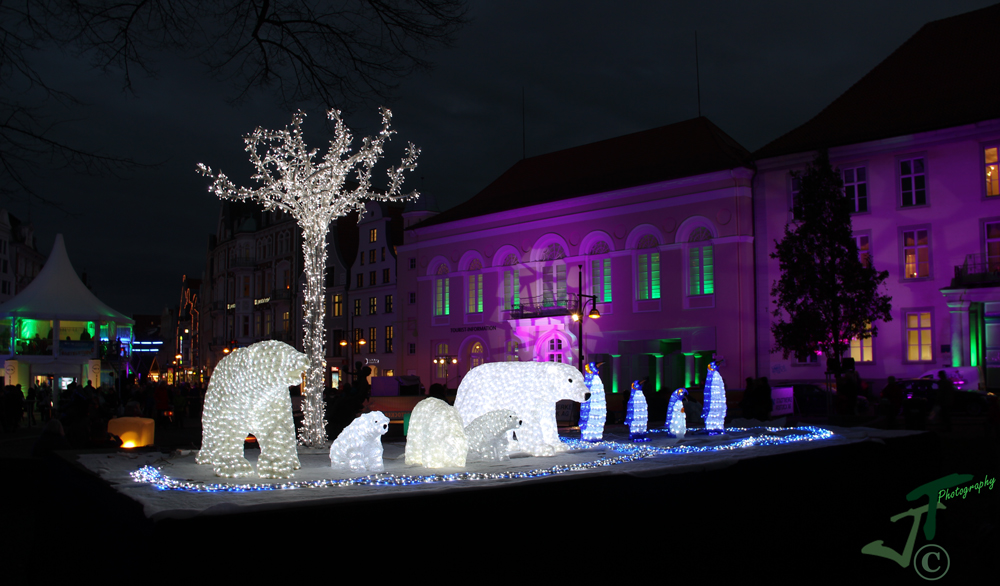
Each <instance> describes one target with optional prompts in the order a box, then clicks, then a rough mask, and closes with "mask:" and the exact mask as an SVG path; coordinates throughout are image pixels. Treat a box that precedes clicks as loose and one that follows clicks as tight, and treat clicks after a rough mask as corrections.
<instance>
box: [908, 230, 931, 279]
mask: <svg viewBox="0 0 1000 586" xmlns="http://www.w3.org/2000/svg"><path fill="white" fill-rule="evenodd" d="M930 251H931V249H930V244H929V240H928V230H906V231H904V232H903V276H904V278H906V279H920V278H923V277H929V276H930V274H931V273H930V254H931V252H930Z"/></svg>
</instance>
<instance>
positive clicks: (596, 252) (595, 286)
mask: <svg viewBox="0 0 1000 586" xmlns="http://www.w3.org/2000/svg"><path fill="white" fill-rule="evenodd" d="M610 252H611V247H610V246H608V243H607V242H605V241H604V240H598V241H597V242H595V243H594V244H593V246H591V247H590V251H589V252H588V253H587V254H588V255H589V256H604V258H592V259H591V260H590V294H591V295H593V296H594V297H595V298H596V299H597V302H598V303H611V257H609V256H607V254H608V253H610Z"/></svg>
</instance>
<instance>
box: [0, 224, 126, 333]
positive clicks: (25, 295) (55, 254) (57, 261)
mask: <svg viewBox="0 0 1000 586" xmlns="http://www.w3.org/2000/svg"><path fill="white" fill-rule="evenodd" d="M8 316H9V317H14V318H30V319H44V320H66V321H94V322H115V323H120V324H134V323H135V320H133V319H132V318H130V317H127V316H125V315H124V314H122V313H119V312H117V311H115V310H114V309H111V308H110V307H108V306H107V305H105V304H104V303H103V302H102V301H101V300H100V299H98V298H97V297H96V296H95V295H94V294H93V293H92V292H91V291H90V289H87V286H86V285H84V284H83V281H81V280H80V277H78V276H77V275H76V271H74V270H73V265H72V264H70V262H69V255H67V254H66V244H65V243H64V242H63V237H62V234H57V235H56V241H55V244H53V245H52V252H51V254H49V258H48V260H47V261H45V266H44V267H42V270H41V271H40V272H39V273H38V275H37V276H36V277H35V280H33V281H32V282H31V283H30V284H29V285H28V286H27V287H26V288H25V289H24V291H21V292H20V293H18V294H17V295H16V296H14V298H13V299H11V300H9V301H7V302H6V303H3V304H0V318H6V317H8Z"/></svg>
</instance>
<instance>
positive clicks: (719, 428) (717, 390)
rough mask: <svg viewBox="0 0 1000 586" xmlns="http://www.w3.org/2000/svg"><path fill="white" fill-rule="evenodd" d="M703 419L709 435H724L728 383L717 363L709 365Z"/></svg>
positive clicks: (702, 411) (702, 409)
mask: <svg viewBox="0 0 1000 586" xmlns="http://www.w3.org/2000/svg"><path fill="white" fill-rule="evenodd" d="M701 417H702V419H704V420H705V429H707V430H708V433H709V435H715V434H719V433H724V432H725V430H726V383H725V382H723V380H722V373H720V372H719V367H718V365H716V363H715V362H714V361H713V362H709V363H708V376H707V377H705V404H704V405H703V406H702V408H701Z"/></svg>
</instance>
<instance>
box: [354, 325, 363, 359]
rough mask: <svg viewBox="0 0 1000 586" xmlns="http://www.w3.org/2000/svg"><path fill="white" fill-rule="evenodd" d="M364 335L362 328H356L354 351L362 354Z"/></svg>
mask: <svg viewBox="0 0 1000 586" xmlns="http://www.w3.org/2000/svg"><path fill="white" fill-rule="evenodd" d="M363 337H364V336H363V335H362V334H361V328H354V353H355V354H361V338H363Z"/></svg>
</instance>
